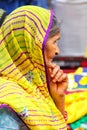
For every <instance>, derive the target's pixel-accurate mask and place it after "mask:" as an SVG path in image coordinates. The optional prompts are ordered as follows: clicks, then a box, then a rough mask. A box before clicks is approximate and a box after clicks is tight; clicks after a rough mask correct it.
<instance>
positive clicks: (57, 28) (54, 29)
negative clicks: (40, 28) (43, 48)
mask: <svg viewBox="0 0 87 130" xmlns="http://www.w3.org/2000/svg"><path fill="white" fill-rule="evenodd" d="M59 32H60V23H59V22H58V21H57V18H56V16H55V15H53V21H52V26H51V29H50V32H49V36H48V39H49V38H51V37H53V36H55V35H56V34H58V33H59Z"/></svg>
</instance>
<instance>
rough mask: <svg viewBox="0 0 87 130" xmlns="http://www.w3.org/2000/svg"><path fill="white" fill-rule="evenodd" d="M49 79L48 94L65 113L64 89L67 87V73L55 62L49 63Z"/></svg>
mask: <svg viewBox="0 0 87 130" xmlns="http://www.w3.org/2000/svg"><path fill="white" fill-rule="evenodd" d="M48 73H49V81H50V94H51V96H52V98H53V100H54V102H55V104H56V106H57V108H58V109H59V110H60V111H61V112H62V114H63V115H65V107H64V106H65V91H66V89H67V87H68V77H67V74H65V73H64V72H63V70H61V69H60V67H59V66H58V65H56V64H51V65H50V67H49V68H48Z"/></svg>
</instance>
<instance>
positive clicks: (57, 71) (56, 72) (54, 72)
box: [51, 66, 61, 78]
mask: <svg viewBox="0 0 87 130" xmlns="http://www.w3.org/2000/svg"><path fill="white" fill-rule="evenodd" d="M59 71H60V67H59V66H55V67H54V69H53V71H52V74H51V77H52V78H53V77H54V76H55V75H57V74H58V73H59ZM60 73H61V72H60Z"/></svg>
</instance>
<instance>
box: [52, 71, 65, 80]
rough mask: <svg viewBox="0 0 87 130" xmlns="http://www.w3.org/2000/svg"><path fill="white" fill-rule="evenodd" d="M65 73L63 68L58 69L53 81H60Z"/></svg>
mask: <svg viewBox="0 0 87 130" xmlns="http://www.w3.org/2000/svg"><path fill="white" fill-rule="evenodd" d="M62 75H63V70H60V71H58V73H56V74H55V76H54V77H53V82H58V81H59V80H60V78H61V77H62Z"/></svg>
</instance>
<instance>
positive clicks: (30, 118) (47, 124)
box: [0, 6, 67, 130]
mask: <svg viewBox="0 0 87 130" xmlns="http://www.w3.org/2000/svg"><path fill="white" fill-rule="evenodd" d="M52 18H53V11H51V10H47V9H44V8H41V7H37V6H22V7H19V8H17V9H16V10H14V11H13V12H12V13H11V14H9V15H8V16H7V18H6V20H5V21H4V23H3V25H2V26H1V29H0V107H1V108H3V107H7V108H9V109H12V110H13V111H14V112H16V113H17V115H18V116H19V117H20V118H21V119H22V120H23V122H24V123H25V124H26V126H27V127H28V128H30V129H31V130H66V129H67V128H66V127H67V126H66V122H65V120H64V118H63V115H62V114H61V112H60V111H59V110H58V108H57V107H56V106H55V103H54V102H53V100H52V98H51V96H50V94H49V90H48V74H47V68H46V64H45V59H44V48H45V45H46V41H47V38H48V35H49V31H50V28H51V25H52Z"/></svg>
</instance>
